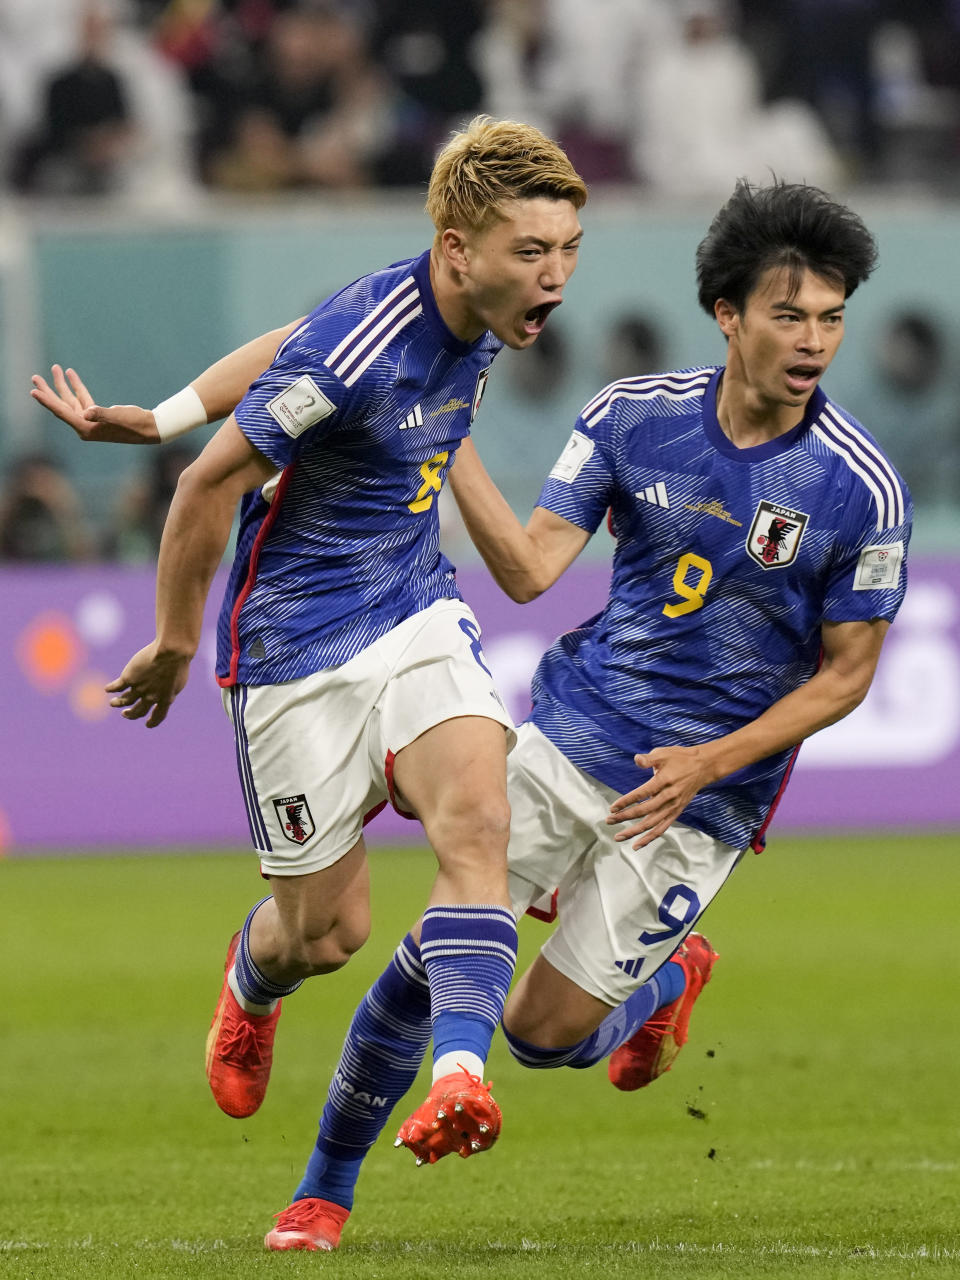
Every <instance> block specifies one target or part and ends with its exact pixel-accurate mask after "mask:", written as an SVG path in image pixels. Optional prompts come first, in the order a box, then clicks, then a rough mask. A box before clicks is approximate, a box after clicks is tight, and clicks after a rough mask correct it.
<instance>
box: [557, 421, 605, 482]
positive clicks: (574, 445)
mask: <svg viewBox="0 0 960 1280" xmlns="http://www.w3.org/2000/svg"><path fill="white" fill-rule="evenodd" d="M594 447H595V446H594V443H593V441H592V440H591V439H590V438H589V436H585V435H583V434H582V433H581V432H579V431H574V433H573V435H572V436H571V437H570V439H569V440H568V441H567V445H566V448H565V449H564V451H563V453H561V455H560V457H559V458H558V459H557V460H556V462H555V463H554V464H553V470H552V471H551V472H550V478H551V479H552V480H565V481H566V482H567V484H572V483H573V481H574V480H576V478H577V476H578V475H579V474H580V471H581V469H582V468H583V465H584V463H585V462H586V461H587V459H588V458H589V457H590V455H591V454H592V453H593V450H594Z"/></svg>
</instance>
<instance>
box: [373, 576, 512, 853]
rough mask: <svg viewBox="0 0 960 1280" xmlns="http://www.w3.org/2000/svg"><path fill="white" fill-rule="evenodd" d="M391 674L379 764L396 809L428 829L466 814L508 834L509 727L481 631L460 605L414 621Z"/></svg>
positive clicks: (443, 604) (443, 606) (450, 603)
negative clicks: (411, 814) (389, 784)
mask: <svg viewBox="0 0 960 1280" xmlns="http://www.w3.org/2000/svg"><path fill="white" fill-rule="evenodd" d="M419 618H420V622H421V625H420V626H419V628H418V630H417V632H416V634H415V635H412V636H410V637H409V639H408V641H407V643H406V644H405V645H404V648H403V650H402V652H399V653H397V654H396V660H395V662H394V664H393V666H392V669H391V671H390V678H389V681H388V683H387V686H386V689H385V691H384V697H383V704H382V707H381V709H380V718H379V732H380V738H379V751H380V754H381V757H382V758H381V761H380V762H379V763H380V764H381V765H382V767H383V769H384V771H385V773H386V774H387V775H388V777H390V778H391V779H392V783H393V785H394V787H395V791H396V798H397V801H398V803H399V804H400V805H401V806H403V807H407V808H409V809H410V810H411V811H412V812H414V813H415V814H417V816H418V817H419V818H420V820H421V821H422V822H423V824H424V826H425V827H426V828H427V830H428V834H429V831H430V827H431V825H434V824H437V823H442V822H444V821H447V820H449V819H450V818H451V817H453V818H456V817H457V816H458V815H469V816H470V817H471V818H472V819H475V820H476V819H479V820H480V821H482V822H483V823H484V825H492V826H496V825H503V827H504V830H505V828H506V822H507V820H508V810H507V803H506V753H507V749H508V747H509V746H510V745H512V742H513V740H514V736H515V735H514V729H513V722H512V720H511V718H510V715H509V713H508V712H507V711H506V709H505V707H504V706H503V703H502V701H501V699H500V696H499V694H498V693H497V690H496V687H495V685H494V682H493V677H492V675H491V674H490V671H489V669H488V667H487V665H486V662H485V660H484V656H483V650H482V648H481V644H480V631H479V628H478V626H477V623H476V619H475V618H474V617H473V614H472V612H471V611H470V609H469V608H468V607H467V606H466V605H464V604H463V603H462V602H461V601H454V600H446V601H440V602H438V603H437V604H435V605H433V606H431V608H430V609H428V610H425V611H424V612H423V614H421V615H419Z"/></svg>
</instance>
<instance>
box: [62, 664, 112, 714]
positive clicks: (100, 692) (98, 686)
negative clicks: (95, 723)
mask: <svg viewBox="0 0 960 1280" xmlns="http://www.w3.org/2000/svg"><path fill="white" fill-rule="evenodd" d="M106 683H107V676H105V675H104V674H103V672H102V671H84V673H83V675H82V676H81V677H80V678H79V680H75V681H74V682H73V684H72V685H71V686H70V709H71V710H72V711H73V713H74V715H75V716H76V717H77V718H78V719H79V720H103V719H104V717H105V716H107V715H109V714H110V695H109V694H108V693H107V691H106V689H104V687H103V686H104V685H105V684H106Z"/></svg>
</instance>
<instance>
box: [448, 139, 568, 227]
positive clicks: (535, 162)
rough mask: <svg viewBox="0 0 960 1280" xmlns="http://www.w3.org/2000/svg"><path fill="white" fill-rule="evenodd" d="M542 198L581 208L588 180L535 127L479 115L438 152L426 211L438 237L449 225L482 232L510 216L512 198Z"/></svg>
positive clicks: (557, 147) (554, 144)
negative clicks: (506, 206)
mask: <svg viewBox="0 0 960 1280" xmlns="http://www.w3.org/2000/svg"><path fill="white" fill-rule="evenodd" d="M540 196H542V197H546V198H547V199H550V200H569V201H570V203H571V204H572V205H573V207H574V208H575V209H582V208H583V206H584V205H585V204H586V202H587V184H586V183H585V182H584V180H583V179H582V178H581V177H580V175H579V174H578V173H577V171H576V169H574V167H573V165H572V164H571V163H570V161H569V160H568V158H567V156H566V154H565V153H564V151H563V149H562V148H561V147H559V146H558V145H557V144H556V143H555V142H553V141H552V140H551V139H550V138H547V137H546V136H545V135H544V134H542V133H541V132H540V130H539V129H535V128H534V127H533V125H529V124H521V123H519V122H518V121H516V120H492V119H491V118H490V117H489V116H477V117H476V118H475V119H473V120H471V122H470V123H469V124H468V125H467V127H466V128H465V129H463V130H461V131H460V132H459V133H455V134H454V135H453V137H452V138H451V139H450V141H449V142H448V143H447V145H446V146H445V147H444V148H443V150H442V151H441V152H440V154H439V155H438V156H437V159H436V163H435V164H434V166H433V173H432V174H431V176H430V186H429V188H428V190H427V204H426V209H427V213H428V214H429V215H430V218H431V219H432V221H433V225H434V226H435V227H436V229H437V235H438V236H439V235H441V234H442V233H443V232H444V231H445V230H446V228H447V227H456V228H457V229H458V230H462V231H484V230H486V228H487V227H489V226H490V225H491V224H492V223H494V222H496V221H498V220H502V219H504V218H505V217H506V216H507V214H506V212H505V210H504V206H505V205H506V204H507V202H508V201H510V200H531V199H535V198H537V197H540Z"/></svg>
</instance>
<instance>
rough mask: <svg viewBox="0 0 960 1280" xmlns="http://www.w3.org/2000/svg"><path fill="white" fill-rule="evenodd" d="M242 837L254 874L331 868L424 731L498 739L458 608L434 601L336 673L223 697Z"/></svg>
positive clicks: (494, 699) (473, 625)
mask: <svg viewBox="0 0 960 1280" xmlns="http://www.w3.org/2000/svg"><path fill="white" fill-rule="evenodd" d="M224 706H225V707H226V710H227V714H228V715H229V717H230V719H231V721H232V722H233V727H234V735H235V737H236V743H237V765H238V767H239V770H240V782H241V785H242V787H243V795H244V800H245V802H246V807H247V817H248V818H249V820H250V834H251V836H252V837H253V844H254V848H255V849H257V850H259V852H260V855H261V857H260V862H261V867H262V869H263V871H264V873H265V874H266V875H271V876H299V875H306V874H307V873H309V872H311V871H319V870H321V869H322V868H323V867H328V866H331V865H332V864H333V863H334V862H336V861H338V859H340V858H342V857H343V855H344V854H345V853H347V852H348V850H350V849H351V848H352V847H353V846H354V845H355V844H356V842H357V840H358V839H359V838H360V833H361V831H362V829H363V820H364V818H365V817H366V816H367V815H368V814H370V812H371V810H375V809H377V808H378V807H382V805H383V804H384V803H385V802H386V801H387V800H388V799H392V798H393V797H392V795H391V787H392V781H391V775H392V768H393V758H394V757H395V756H396V755H397V753H398V752H399V751H400V750H402V748H403V747H405V746H408V745H409V743H411V742H413V740H414V739H415V738H419V737H420V735H421V734H422V733H425V732H426V730H427V729H431V728H432V727H433V726H434V725H437V724H441V723H442V722H443V721H444V720H452V719H454V718H456V717H457V716H483V717H484V718H485V719H488V720H495V721H497V723H498V724H502V725H503V726H504V727H505V729H506V730H507V734H508V741H507V747H508V749H509V748H510V747H512V746H513V742H514V740H515V733H514V729H513V721H512V720H511V718H510V715H509V713H508V712H507V710H506V708H505V707H504V705H503V703H502V702H501V700H500V696H499V694H498V693H497V691H496V689H495V687H494V683H493V678H492V676H491V675H490V672H489V671H488V670H487V668H486V665H485V663H484V660H483V652H482V650H481V648H480V628H479V627H478V625H477V622H476V619H475V618H474V616H473V613H472V612H471V610H470V609H469V608H468V607H467V606H466V605H465V604H464V603H463V602H462V601H460V600H438V601H437V602H436V603H435V604H432V605H430V606H429V608H427V609H424V610H423V611H422V612H421V613H417V614H415V615H414V616H413V617H412V618H407V619H405V620H404V621H403V622H401V623H400V624H399V626H396V627H394V628H393V630H392V631H390V632H388V633H387V635H385V636H382V637H381V638H380V639H379V640H376V641H374V643H373V644H371V645H368V646H367V648H366V649H364V650H363V651H362V652H360V653H358V654H357V655H356V656H355V657H353V658H351V659H350V661H349V662H345V663H343V664H342V665H341V666H338V667H332V668H330V669H329V670H327V671H318V672H316V673H315V674H314V675H309V676H304V677H302V678H301V679H299V680H290V681H287V682H286V683H284V684H273V685H235V686H234V687H232V688H229V689H225V690H224Z"/></svg>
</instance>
